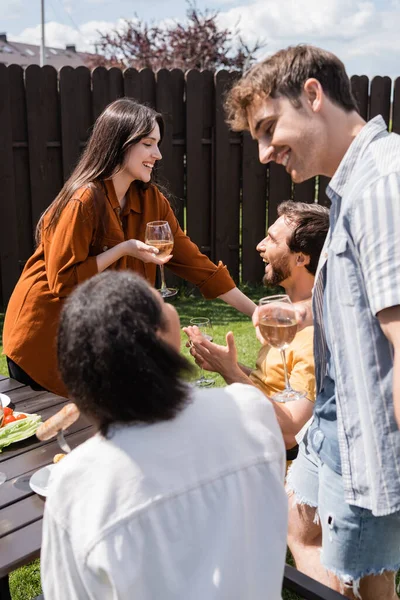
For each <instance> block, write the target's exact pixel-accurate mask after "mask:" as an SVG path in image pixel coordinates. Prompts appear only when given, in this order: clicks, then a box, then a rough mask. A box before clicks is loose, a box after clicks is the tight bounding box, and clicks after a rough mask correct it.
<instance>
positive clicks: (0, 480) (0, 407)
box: [0, 396, 7, 485]
mask: <svg viewBox="0 0 400 600" xmlns="http://www.w3.org/2000/svg"><path fill="white" fill-rule="evenodd" d="M3 420H4V408H3V402H2V401H1V396H0V427H1V426H2V425H3ZM6 479H7V475H6V474H5V473H2V472H1V471H0V485H1V484H2V483H4V482H5V480H6Z"/></svg>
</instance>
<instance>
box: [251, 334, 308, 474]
mask: <svg viewBox="0 0 400 600" xmlns="http://www.w3.org/2000/svg"><path fill="white" fill-rule="evenodd" d="M313 338H314V327H312V326H310V327H305V328H304V329H302V330H301V331H299V332H298V333H296V336H295V338H294V340H293V342H292V343H291V344H290V346H289V348H288V349H287V350H286V364H287V370H288V376H289V381H290V385H291V386H292V388H293V389H294V390H297V391H299V392H305V394H306V396H307V398H308V399H309V400H311V401H312V402H315V370H314V347H313V346H314V343H313ZM250 379H251V381H252V382H253V383H254V385H256V386H257V387H258V388H259V389H260V390H261V391H262V392H263V394H266V395H267V396H269V397H271V396H273V395H274V394H275V393H276V392H281V391H282V390H283V389H284V388H285V373H284V370H283V363H282V357H281V353H280V350H278V349H277V348H272V347H271V346H268V345H267V344H266V345H265V346H263V347H262V348H261V350H260V352H259V353H258V358H257V363H256V368H255V369H254V371H252V373H251V375H250ZM291 462H292V461H287V463H286V467H287V468H289V466H290V465H291Z"/></svg>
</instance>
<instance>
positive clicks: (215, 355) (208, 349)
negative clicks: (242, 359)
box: [183, 326, 241, 379]
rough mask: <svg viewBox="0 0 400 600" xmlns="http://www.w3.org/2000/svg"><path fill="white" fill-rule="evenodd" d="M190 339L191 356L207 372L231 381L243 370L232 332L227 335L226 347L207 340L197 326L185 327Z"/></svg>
mask: <svg viewBox="0 0 400 600" xmlns="http://www.w3.org/2000/svg"><path fill="white" fill-rule="evenodd" d="M183 331H184V332H185V333H186V335H187V336H188V338H189V344H188V345H189V346H190V354H191V355H192V356H193V357H194V359H195V361H196V364H198V365H199V367H202V368H203V369H204V370H206V371H213V372H214V373H219V374H220V375H222V377H224V379H231V378H232V377H233V376H234V374H235V373H236V372H238V371H240V373H241V369H240V367H239V365H238V364H237V350H236V345H235V338H234V336H233V333H232V331H229V332H228V333H227V334H226V344H227V345H226V346H220V345H219V344H214V342H210V341H209V340H207V339H206V338H205V337H204V336H203V335H202V334H201V332H200V330H199V328H198V327H196V326H191V327H184V328H183Z"/></svg>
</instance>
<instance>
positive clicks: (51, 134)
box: [25, 65, 62, 228]
mask: <svg viewBox="0 0 400 600" xmlns="http://www.w3.org/2000/svg"><path fill="white" fill-rule="evenodd" d="M57 84H58V82H57V71H56V70H55V69H54V68H53V67H51V66H48V65H47V66H45V67H43V68H41V67H38V66H37V65H30V66H29V67H27V69H26V72H25V85H26V103H27V115H28V136H29V168H30V181H31V195H32V226H33V228H35V227H36V224H37V222H38V220H39V217H40V215H41V213H42V212H43V211H44V210H45V209H46V208H47V206H48V205H49V204H50V202H51V201H52V200H53V199H54V197H55V196H56V194H57V193H58V191H59V190H60V188H61V185H62V161H61V148H60V140H61V132H60V119H59V102H58V90H57Z"/></svg>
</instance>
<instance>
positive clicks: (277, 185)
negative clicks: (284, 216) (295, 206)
mask: <svg viewBox="0 0 400 600" xmlns="http://www.w3.org/2000/svg"><path fill="white" fill-rule="evenodd" d="M291 198H292V180H291V179H290V176H289V175H288V174H287V173H286V171H285V168H284V167H283V166H282V165H277V164H276V163H273V162H271V163H269V178H268V217H267V226H268V227H269V226H270V225H272V223H273V222H274V221H275V220H276V218H277V216H278V211H277V208H278V204H280V203H281V202H283V200H290V199H291Z"/></svg>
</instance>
